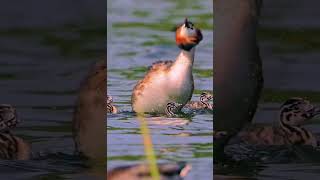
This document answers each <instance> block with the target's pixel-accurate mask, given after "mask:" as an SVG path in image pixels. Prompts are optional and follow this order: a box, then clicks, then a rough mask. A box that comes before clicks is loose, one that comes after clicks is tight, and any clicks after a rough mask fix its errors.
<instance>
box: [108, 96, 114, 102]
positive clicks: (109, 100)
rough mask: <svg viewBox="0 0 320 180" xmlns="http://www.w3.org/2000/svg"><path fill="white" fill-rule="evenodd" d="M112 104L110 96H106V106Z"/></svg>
mask: <svg viewBox="0 0 320 180" xmlns="http://www.w3.org/2000/svg"><path fill="white" fill-rule="evenodd" d="M112 102H113V98H112V96H109V95H107V104H111V103H112Z"/></svg>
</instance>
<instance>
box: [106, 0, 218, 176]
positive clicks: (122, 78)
mask: <svg viewBox="0 0 320 180" xmlns="http://www.w3.org/2000/svg"><path fill="white" fill-rule="evenodd" d="M108 3H109V4H108V40H107V41H108V48H107V49H108V61H107V63H108V86H107V87H108V94H110V95H111V96H112V97H113V99H114V101H115V105H117V106H118V107H119V109H120V110H121V111H122V113H120V114H116V115H108V120H107V126H108V127H107V143H108V146H107V147H108V152H107V159H108V162H107V165H108V169H111V168H113V167H117V166H120V165H127V164H135V163H140V162H144V160H145V159H144V148H143V142H142V136H141V132H140V129H139V128H140V126H139V122H138V120H137V117H136V116H134V115H132V114H131V113H128V112H130V111H131V104H130V102H131V92H132V89H133V86H134V85H135V84H136V83H137V81H138V80H139V79H141V78H142V77H143V75H144V74H145V72H146V70H147V67H148V66H150V65H151V64H152V63H153V62H155V61H157V60H168V59H172V60H174V59H175V57H176V56H177V55H178V53H179V49H178V47H176V45H175V42H174V32H173V31H172V29H173V28H174V27H175V26H176V25H177V24H180V23H182V22H183V20H184V18H185V17H189V18H190V20H191V21H192V22H193V23H194V24H195V25H196V26H198V27H200V29H202V32H203V35H204V40H203V41H202V42H201V43H200V44H199V46H197V49H196V55H195V62H194V79H195V92H194V95H193V98H192V99H193V100H199V95H200V94H201V92H202V91H209V92H212V83H213V70H212V63H213V62H212V56H213V53H212V48H213V42H212V35H213V32H212V28H213V24H212V23H213V19H212V18H213V14H212V13H213V11H212V2H211V1H197V0H196V1H194V0H193V1H189V0H188V1H142V0H134V1H128V0H120V1H112V2H110V1H109V2H108ZM123 4H126V6H123ZM129 7H130V8H129ZM123 111H126V112H123ZM212 119H213V115H212V113H198V114H195V115H194V116H192V117H191V118H189V119H186V118H178V119H168V118H161V117H154V118H148V119H147V121H148V123H149V128H150V132H151V135H152V140H153V144H154V148H155V152H156V154H157V156H158V161H159V162H162V161H166V162H167V161H187V162H188V163H190V164H191V165H192V170H191V172H190V174H189V175H188V176H187V178H186V179H195V178H199V179H212V177H213V165H212V163H213V159H212V157H213V152H212V151H213V147H212V146H213V141H212V135H213V134H212V133H213V121H212Z"/></svg>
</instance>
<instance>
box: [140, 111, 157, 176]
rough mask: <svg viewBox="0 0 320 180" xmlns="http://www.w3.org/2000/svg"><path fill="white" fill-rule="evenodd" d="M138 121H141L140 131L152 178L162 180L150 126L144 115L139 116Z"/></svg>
mask: <svg viewBox="0 0 320 180" xmlns="http://www.w3.org/2000/svg"><path fill="white" fill-rule="evenodd" d="M138 119H139V121H140V129H141V133H142V137H143V144H144V152H145V154H146V157H147V161H148V163H149V165H150V171H151V177H152V179H153V180H160V174H159V170H158V166H157V158H156V156H155V153H154V150H153V145H152V139H151V135H150V132H149V128H148V124H147V122H146V120H145V118H144V116H143V114H138Z"/></svg>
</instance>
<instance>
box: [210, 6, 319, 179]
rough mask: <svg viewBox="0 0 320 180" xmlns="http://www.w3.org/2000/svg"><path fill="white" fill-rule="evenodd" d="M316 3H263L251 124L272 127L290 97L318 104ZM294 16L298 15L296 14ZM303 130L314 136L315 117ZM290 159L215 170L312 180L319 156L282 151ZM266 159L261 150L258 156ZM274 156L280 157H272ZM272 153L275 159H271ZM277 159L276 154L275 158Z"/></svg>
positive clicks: (229, 176)
mask: <svg viewBox="0 0 320 180" xmlns="http://www.w3.org/2000/svg"><path fill="white" fill-rule="evenodd" d="M317 4H318V2H317V1H309V2H308V3H305V2H302V1H287V0H285V1H281V2H279V1H274V0H270V1H264V2H263V7H262V10H261V17H260V19H259V24H260V26H259V30H258V42H259V46H260V54H261V59H262V60H263V71H264V78H265V89H264V91H263V95H262V98H261V101H260V105H259V108H258V111H257V114H256V115H255V118H254V122H255V123H266V124H269V125H277V122H278V117H279V116H278V115H279V114H278V110H279V106H280V105H281V103H283V102H284V101H285V100H286V99H288V98H290V97H305V98H307V99H309V100H310V101H311V102H314V103H316V104H319V102H320V99H319V97H320V96H319V83H317V82H318V77H319V68H320V63H319V57H320V53H319V50H320V49H319V47H320V46H319V45H320V39H319V37H320V35H319V34H320V30H319V27H320V24H319V22H318V21H317V20H316V18H315V17H317V16H318V14H319V12H318V11H317V10H316V8H315V7H316V5H317ZM297 10H299V13H297ZM304 127H306V129H308V130H310V131H312V132H313V133H314V134H315V135H316V136H319V134H320V117H316V118H314V119H313V120H312V121H310V122H308V123H307V124H306V125H305V126H304ZM281 151H286V152H291V153H292V154H291V155H290V156H287V157H286V156H284V155H282V156H278V157H270V158H271V159H273V161H274V162H269V163H261V162H250V163H244V164H242V165H238V164H228V166H226V167H221V166H219V167H217V170H216V172H217V173H219V174H224V175H225V176H224V177H223V178H225V179H233V178H234V177H235V176H236V177H239V176H240V177H242V178H243V179H250V178H251V179H252V178H255V179H283V180H286V179H311V178H313V179H317V178H318V177H319V174H320V171H319V169H320V166H319V165H320V161H319V157H320V151H319V150H310V149H304V148H302V147H290V146H289V147H283V148H281ZM263 152H266V153H270V152H271V150H270V149H268V148H266V149H264V150H262V151H261V152H260V153H263ZM277 152H280V150H279V151H277ZM277 152H276V153H277ZM278 154H279V153H278Z"/></svg>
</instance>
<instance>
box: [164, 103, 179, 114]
mask: <svg viewBox="0 0 320 180" xmlns="http://www.w3.org/2000/svg"><path fill="white" fill-rule="evenodd" d="M181 106H182V104H179V103H176V102H169V103H168V104H167V106H166V109H165V112H166V115H167V116H168V117H175V116H176V113H177V112H178V111H179V108H180V107H181Z"/></svg>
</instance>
